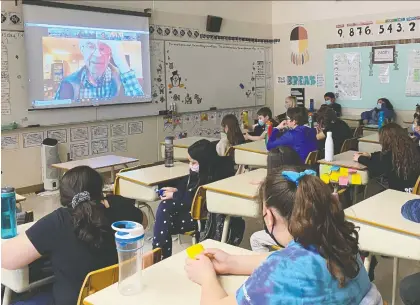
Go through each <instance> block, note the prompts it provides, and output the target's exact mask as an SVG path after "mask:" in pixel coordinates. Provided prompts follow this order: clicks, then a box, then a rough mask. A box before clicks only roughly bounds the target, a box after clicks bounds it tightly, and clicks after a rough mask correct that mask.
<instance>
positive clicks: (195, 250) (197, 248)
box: [187, 244, 204, 259]
mask: <svg viewBox="0 0 420 305" xmlns="http://www.w3.org/2000/svg"><path fill="white" fill-rule="evenodd" d="M203 251H204V247H203V246H202V245H201V244H196V245H192V246H191V247H188V248H187V255H188V257H189V258H191V259H195V258H196V257H197V256H198V255H200V254H201V253H203Z"/></svg>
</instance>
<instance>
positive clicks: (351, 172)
mask: <svg viewBox="0 0 420 305" xmlns="http://www.w3.org/2000/svg"><path fill="white" fill-rule="evenodd" d="M348 173H349V174H354V173H357V170H356V169H354V168H349V169H348Z"/></svg>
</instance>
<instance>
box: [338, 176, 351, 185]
mask: <svg viewBox="0 0 420 305" xmlns="http://www.w3.org/2000/svg"><path fill="white" fill-rule="evenodd" d="M348 184H349V177H343V176H342V177H340V178H339V180H338V185H341V186H346V185H348Z"/></svg>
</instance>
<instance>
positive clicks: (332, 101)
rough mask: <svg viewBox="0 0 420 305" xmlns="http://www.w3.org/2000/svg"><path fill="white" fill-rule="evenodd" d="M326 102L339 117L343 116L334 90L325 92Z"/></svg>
mask: <svg viewBox="0 0 420 305" xmlns="http://www.w3.org/2000/svg"><path fill="white" fill-rule="evenodd" d="M324 101H325V104H326V105H328V106H329V107H331V108H332V109H334V111H335V113H336V114H337V117H341V105H340V104H338V103H337V102H336V100H335V94H334V93H332V92H327V93H325V94H324Z"/></svg>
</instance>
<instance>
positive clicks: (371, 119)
mask: <svg viewBox="0 0 420 305" xmlns="http://www.w3.org/2000/svg"><path fill="white" fill-rule="evenodd" d="M380 111H383V112H384V118H385V119H387V120H388V121H392V120H393V119H394V117H395V112H394V106H392V104H391V102H390V101H389V99H387V98H384V97H383V98H380V99H379V100H378V101H377V103H376V107H375V108H373V109H372V110H369V111H364V112H362V114H361V118H362V120H363V124H365V125H367V124H370V125H378V120H379V112H380Z"/></svg>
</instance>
